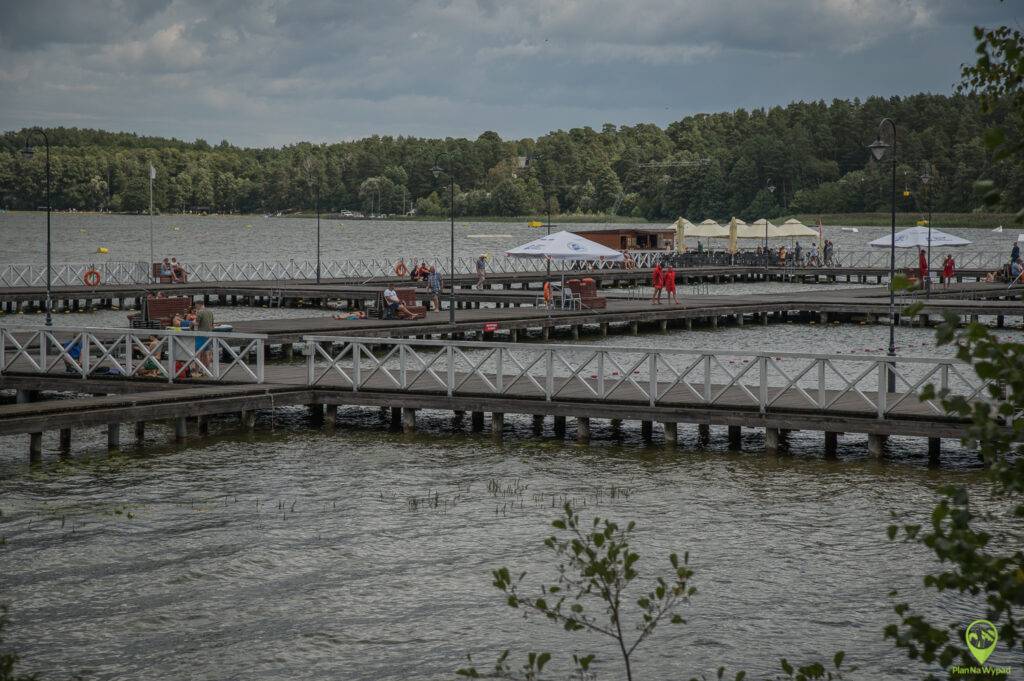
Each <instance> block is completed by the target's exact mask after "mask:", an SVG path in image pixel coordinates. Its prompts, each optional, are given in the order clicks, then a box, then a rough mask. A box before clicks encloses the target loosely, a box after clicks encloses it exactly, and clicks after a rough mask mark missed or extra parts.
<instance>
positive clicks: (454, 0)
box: [0, 0, 1024, 146]
mask: <svg viewBox="0 0 1024 681" xmlns="http://www.w3.org/2000/svg"><path fill="white" fill-rule="evenodd" d="M1022 6H1024V3H1021V2H1019V0H1011V1H1010V2H1006V3H999V2H996V1H995V0H590V1H582V0H422V1H420V2H413V1H409V0H372V1H365V2H364V1H359V2H343V1H338V0H307V1H303V2H298V1H294V2H290V1H288V0H261V1H253V2H239V1H233V0H3V1H2V4H0V7H2V12H0V129H3V130H10V129H16V128H21V127H23V126H28V125H46V126H57V125H66V126H80V127H90V128H103V129H107V130H125V131H133V132H138V133H143V134H152V135H168V136H175V137H180V138H184V139H188V140H191V139H195V138H197V137H202V138H205V139H206V140H208V141H210V142H212V143H216V142H218V141H220V140H221V139H227V140H229V141H230V142H232V143H235V144H241V145H246V146H268V145H274V146H277V145H281V144H287V143H290V142H295V141H300V140H311V141H330V140H337V139H352V138H357V137H363V136H366V135H370V134H374V133H377V134H394V135H397V134H407V135H417V136H446V135H453V136H468V137H476V136H477V135H478V134H480V133H481V132H483V131H484V130H494V131H496V132H498V133H499V134H501V136H502V137H504V138H516V137H523V136H536V135H540V134H543V133H546V132H548V131H550V130H553V129H558V128H563V129H565V128H571V127H577V126H582V125H591V126H594V127H599V126H601V125H602V124H603V123H606V122H609V123H615V124H633V123H638V122H653V123H657V124H659V125H665V124H667V123H669V122H671V121H674V120H678V119H679V118H681V117H682V116H684V115H686V114H690V113H696V112H712V111H724V110H733V109H736V108H739V107H744V108H752V107H760V106H765V105H773V104H786V103H788V102H790V101H793V100H797V99H804V100H807V99H819V98H824V99H826V100H828V99H831V98H834V97H843V98H850V97H856V96H859V97H866V96H869V95H873V94H880V95H892V94H910V93H915V92H938V93H949V92H952V89H953V87H954V85H955V83H956V82H957V80H958V74H959V67H960V64H961V63H963V62H965V61H971V60H972V57H973V46H974V41H973V37H972V35H971V27H972V26H973V25H976V24H979V23H980V24H984V25H994V24H997V23H1008V22H1009V23H1012V24H1016V25H1020V23H1021V18H1022V16H1024V11H1022V9H1021V8H1022Z"/></svg>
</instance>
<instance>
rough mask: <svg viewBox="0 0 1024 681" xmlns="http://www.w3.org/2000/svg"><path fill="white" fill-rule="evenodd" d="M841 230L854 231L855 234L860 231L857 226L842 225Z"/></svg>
mask: <svg viewBox="0 0 1024 681" xmlns="http://www.w3.org/2000/svg"><path fill="white" fill-rule="evenodd" d="M839 230H840V231H842V232H853V233H854V234H856V233H857V232H859V231H860V230H859V229H857V228H856V227H840V228H839Z"/></svg>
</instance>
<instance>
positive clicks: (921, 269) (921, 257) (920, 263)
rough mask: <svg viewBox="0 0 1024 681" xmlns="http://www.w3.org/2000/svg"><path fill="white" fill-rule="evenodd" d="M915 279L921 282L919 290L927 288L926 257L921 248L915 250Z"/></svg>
mask: <svg viewBox="0 0 1024 681" xmlns="http://www.w3.org/2000/svg"><path fill="white" fill-rule="evenodd" d="M917 278H918V279H919V280H920V281H921V288H927V287H928V284H927V281H928V256H927V255H925V254H924V249H923V248H919V249H917Z"/></svg>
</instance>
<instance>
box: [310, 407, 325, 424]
mask: <svg viewBox="0 0 1024 681" xmlns="http://www.w3.org/2000/svg"><path fill="white" fill-rule="evenodd" d="M309 421H310V423H312V424H313V427H314V428H319V427H321V426H322V425H324V405H322V404H311V405H309Z"/></svg>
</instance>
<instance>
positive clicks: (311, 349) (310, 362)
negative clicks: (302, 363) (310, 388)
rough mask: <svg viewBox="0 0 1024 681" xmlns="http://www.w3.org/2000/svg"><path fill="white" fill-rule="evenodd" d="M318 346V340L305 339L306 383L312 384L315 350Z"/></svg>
mask: <svg viewBox="0 0 1024 681" xmlns="http://www.w3.org/2000/svg"><path fill="white" fill-rule="evenodd" d="M319 347H320V341H315V340H306V385H313V377H314V375H315V373H316V351H317V349H318V348H319ZM332 359H333V358H332Z"/></svg>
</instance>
